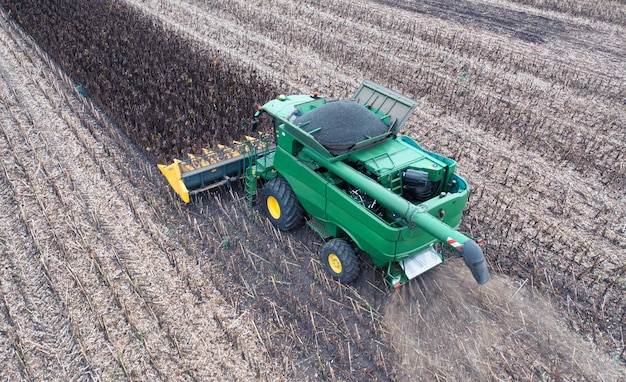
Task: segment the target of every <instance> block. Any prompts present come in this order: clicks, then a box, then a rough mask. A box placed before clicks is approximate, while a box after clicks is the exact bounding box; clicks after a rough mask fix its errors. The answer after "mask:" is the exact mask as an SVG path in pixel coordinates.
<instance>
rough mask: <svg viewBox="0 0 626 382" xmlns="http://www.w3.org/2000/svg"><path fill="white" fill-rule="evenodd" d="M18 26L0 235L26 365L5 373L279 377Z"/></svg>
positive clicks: (9, 44) (6, 91)
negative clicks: (170, 239) (264, 363)
mask: <svg viewBox="0 0 626 382" xmlns="http://www.w3.org/2000/svg"><path fill="white" fill-rule="evenodd" d="M11 32H13V34H11V33H9V34H3V35H2V36H1V37H2V40H3V47H4V48H3V50H2V52H1V53H2V57H3V65H5V66H11V70H3V71H2V73H1V77H0V79H1V80H2V83H3V84H4V85H5V86H4V87H3V90H2V94H1V97H0V105H1V106H2V130H1V132H2V140H1V141H2V142H1V147H2V152H3V161H2V169H3V173H2V174H1V176H2V182H3V183H5V184H6V185H7V187H6V188H5V189H4V190H5V197H4V198H3V205H5V204H6V206H7V208H6V209H3V210H4V211H6V212H7V214H8V215H7V219H3V227H2V228H3V230H2V232H3V235H2V245H3V247H5V248H6V249H7V251H8V253H9V254H10V256H5V257H3V259H2V261H3V262H4V264H3V265H4V267H3V269H2V271H3V273H5V276H6V277H3V283H2V294H3V297H4V309H3V310H2V313H3V314H4V316H5V317H6V321H3V325H8V326H7V327H6V328H3V333H7V334H6V341H5V342H7V343H9V344H11V346H10V347H9V348H8V349H12V350H13V351H14V354H16V356H14V357H11V356H9V355H7V360H11V359H13V360H14V361H15V363H16V364H18V366H19V367H16V368H15V369H8V370H9V371H13V372H15V371H16V370H17V372H19V373H22V375H24V376H26V377H28V378H33V379H41V378H43V379H45V378H46V375H47V374H46V373H50V374H49V375H54V376H56V377H58V378H62V379H72V378H86V379H100V378H103V376H104V377H106V378H110V377H113V376H117V377H124V378H129V379H142V380H160V379H161V380H162V379H169V378H174V377H177V376H178V377H179V378H184V379H192V380H196V379H197V380H207V379H210V378H215V376H216V375H221V376H223V377H230V378H233V379H239V378H243V379H246V378H249V377H250V376H252V375H257V376H260V375H266V376H267V375H269V374H271V372H268V371H267V370H262V366H261V364H260V363H259V362H260V359H262V353H261V354H256V353H257V350H255V347H254V341H252V342H250V341H249V339H246V340H245V341H244V340H243V338H242V337H241V334H242V333H243V332H242V331H241V330H240V328H239V327H238V326H239V325H237V322H235V323H234V324H231V325H229V326H227V325H226V324H225V323H222V321H225V322H228V321H229V320H230V319H231V318H232V316H231V315H232V313H229V311H228V309H226V308H225V307H223V306H219V305H218V306H217V309H211V308H210V307H211V306H213V305H214V304H216V303H219V298H218V297H217V296H215V295H214V289H213V288H210V287H208V286H207V285H206V283H205V282H204V280H202V279H201V276H200V275H199V274H196V275H185V273H186V272H189V271H190V269H189V267H190V266H192V265H190V264H188V263H187V261H186V260H185V258H184V257H185V256H186V252H185V251H184V250H181V249H176V248H174V247H172V246H171V245H170V244H168V243H167V240H166V239H164V236H163V235H162V232H159V230H160V229H161V228H160V227H158V226H157V224H156V223H155V220H156V219H155V217H154V216H152V212H151V211H150V207H149V205H146V202H145V201H141V200H137V199H135V198H134V196H135V195H137V192H136V191H134V190H133V188H132V186H131V187H129V185H128V184H125V183H126V182H127V181H126V180H125V179H126V177H131V178H132V176H133V175H132V174H131V173H130V171H121V169H122V168H124V166H128V165H129V162H125V161H124V159H123V158H119V157H117V156H118V155H119V152H116V148H115V147H112V146H110V144H111V143H110V142H107V139H106V138H104V139H100V138H98V132H97V131H94V130H90V129H89V128H88V127H86V126H85V125H90V124H93V123H94V122H93V120H91V121H89V122H86V121H85V120H84V118H87V119H90V116H89V114H87V115H85V110H84V106H85V105H84V104H82V106H81V107H82V108H83V110H82V111H81V110H80V109H78V108H76V107H75V106H74V105H75V104H77V105H81V104H80V103H77V102H78V101H77V99H76V98H74V97H75V96H74V97H73V96H68V93H67V92H66V91H63V90H62V88H63V87H64V86H65V85H64V84H62V83H61V82H59V80H58V79H56V78H54V75H52V76H51V75H50V73H49V72H47V71H48V70H49V69H48V68H46V67H45V64H44V63H42V62H41V61H40V57H39V56H38V55H37V54H36V53H35V54H34V55H33V56H28V53H24V52H37V50H36V49H31V50H27V49H24V46H23V45H20V42H19V41H20V39H21V38H22V37H21V36H20V35H19V32H18V31H17V30H16V29H11ZM22 41H24V40H22ZM68 106H69V108H68ZM100 128H102V127H101V126H100ZM120 172H121V174H120ZM135 172H137V173H138V172H140V171H137V170H136V171H135ZM131 195H133V196H131ZM11 212H13V213H11ZM29 248H32V250H30V251H29V250H28V249H29ZM192 267H193V266H192ZM157 274H158V276H157ZM157 280H159V281H157ZM195 283H200V285H197V284H195ZM40 317H41V318H40ZM240 318H241V317H240ZM240 321H241V320H240ZM244 321H245V320H244ZM23 323H25V325H24V324H23ZM41 330H46V332H45V333H42V332H40V331H41ZM229 354H230V355H229ZM234 354H239V355H238V356H235V355H234ZM237 358H239V359H240V361H236V359H237ZM210 359H213V360H212V361H211V362H206V361H207V360H210ZM199 360H202V362H199ZM40 362H45V363H43V364H41V363H40ZM242 363H243V365H240V364H242ZM242 366H243V367H242Z"/></svg>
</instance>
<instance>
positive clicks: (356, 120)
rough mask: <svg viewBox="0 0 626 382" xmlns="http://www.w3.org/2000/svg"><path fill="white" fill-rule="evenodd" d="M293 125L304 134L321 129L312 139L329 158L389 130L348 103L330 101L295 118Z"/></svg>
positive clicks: (355, 105) (358, 106) (374, 115)
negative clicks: (324, 150) (320, 145)
mask: <svg viewBox="0 0 626 382" xmlns="http://www.w3.org/2000/svg"><path fill="white" fill-rule="evenodd" d="M307 122H308V123H307ZM294 123H295V124H296V125H302V126H301V127H302V129H303V130H305V131H307V132H311V131H313V130H316V129H318V128H321V130H319V131H316V132H314V133H313V134H312V135H313V137H314V138H315V139H316V140H317V141H318V142H319V143H321V144H322V146H324V147H326V149H327V150H328V151H329V152H330V153H331V154H333V155H341V154H344V153H345V152H347V151H348V150H350V148H351V147H352V146H354V144H355V143H358V142H360V141H363V140H365V139H367V138H370V137H374V136H377V135H381V134H384V133H386V132H387V131H388V130H389V126H387V125H386V124H385V123H384V122H383V121H381V120H380V119H379V118H378V117H377V116H376V114H374V113H372V112H371V111H369V110H367V109H366V108H365V107H363V106H362V105H359V104H358V103H356V102H354V101H351V100H338V101H330V102H328V103H326V104H325V105H323V106H320V107H318V108H317V109H315V110H312V111H310V112H308V113H306V114H304V115H301V116H299V117H297V118H296V119H295V120H294ZM305 123H306V124H305ZM303 124H305V125H303Z"/></svg>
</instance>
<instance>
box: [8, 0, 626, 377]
mask: <svg viewBox="0 0 626 382" xmlns="http://www.w3.org/2000/svg"><path fill="white" fill-rule="evenodd" d="M127 2H128V3H130V4H133V5H135V6H137V7H138V8H140V9H142V10H144V11H145V12H146V13H147V14H149V15H151V16H153V17H156V18H159V19H160V20H162V21H163V22H164V23H165V24H166V25H168V26H169V27H171V28H174V29H176V30H179V31H180V32H181V33H184V34H186V35H188V36H189V38H193V39H196V40H197V41H199V42H200V43H201V44H206V45H207V46H209V47H211V48H214V49H219V50H220V52H222V54H223V55H224V57H225V58H226V59H233V60H240V61H243V62H247V63H253V64H254V65H255V66H256V67H257V68H258V69H259V72H260V73H262V74H263V75H264V76H266V77H267V78H269V79H271V80H272V81H273V82H275V83H276V84H277V85H279V86H281V88H283V89H284V91H285V92H292V91H302V92H311V91H313V90H319V91H321V92H323V93H325V94H327V95H330V96H333V97H345V96H349V94H350V93H351V92H352V91H354V89H355V88H356V86H357V85H358V84H359V83H360V81H361V80H362V79H364V78H371V79H374V80H377V81H379V82H383V83H385V84H387V85H389V86H391V87H393V88H395V89H398V90H400V91H402V92H405V93H407V94H409V95H410V96H413V97H415V98H417V99H419V100H420V101H421V106H420V109H419V111H418V112H417V113H416V115H415V116H414V118H413V119H412V120H411V123H410V127H409V128H408V130H407V131H406V132H405V133H406V134H409V135H411V136H413V137H414V138H416V139H417V140H418V142H420V143H421V144H423V145H424V146H425V147H427V148H429V149H433V150H435V151H438V152H441V153H443V154H445V155H449V156H452V157H453V158H455V159H456V160H457V161H458V162H459V170H460V172H461V173H462V174H463V175H465V176H466V177H467V178H468V180H469V182H470V185H471V186H473V189H474V191H473V196H472V200H471V203H470V206H469V208H468V214H467V217H466V219H465V229H467V230H468V231H471V232H472V233H475V234H482V235H484V236H485V237H486V239H487V243H486V245H485V251H486V255H487V257H488V261H489V263H490V266H491V268H492V270H493V271H494V273H495V274H494V277H493V279H492V281H491V282H490V283H489V284H487V285H486V286H485V287H477V286H476V285H474V284H473V282H472V281H471V278H470V277H468V272H467V270H466V269H464V268H463V267H462V266H461V265H460V264H459V263H458V262H454V261H453V262H449V263H446V264H444V265H442V266H440V267H438V268H437V269H435V270H434V271H432V272H429V273H428V274H426V275H424V276H423V277H420V278H419V279H417V280H415V281H414V282H412V283H411V284H410V285H408V286H407V287H405V288H402V289H401V290H400V291H399V292H396V293H393V294H391V293H388V292H386V291H385V290H384V287H383V285H382V282H381V275H380V271H378V270H376V269H373V268H371V267H370V266H368V265H367V264H365V265H364V272H363V275H362V276H361V278H360V279H359V280H358V282H357V283H356V284H354V285H352V286H340V285H337V284H335V283H333V282H330V281H329V280H328V279H327V278H326V276H325V274H324V273H323V270H322V269H321V267H320V265H319V263H318V262H317V261H316V260H315V256H313V260H311V253H314V252H315V250H316V248H317V247H318V246H319V243H318V241H317V239H315V238H314V237H312V235H310V234H309V233H308V232H307V231H306V230H305V229H302V230H299V231H296V232H295V233H292V234H281V233H278V232H275V231H274V230H273V229H272V228H271V227H270V226H268V224H267V223H266V222H265V221H264V220H263V219H260V218H258V217H257V216H256V215H254V214H253V215H247V212H246V210H245V208H244V207H243V204H242V201H241V196H242V193H241V190H238V189H237V188H235V189H234V190H233V191H232V192H228V190H225V191H224V192H221V193H218V194H215V195H210V196H207V197H204V198H199V199H198V200H196V202H195V204H194V205H193V206H182V205H179V204H178V202H177V201H175V199H174V198H173V197H172V195H171V193H170V192H169V191H168V190H167V187H166V185H165V184H164V182H163V180H162V179H161V178H160V177H159V175H158V174H157V172H156V171H155V168H154V164H153V163H150V162H149V161H148V160H146V158H144V157H143V155H142V152H141V148H136V147H135V146H133V145H132V144H131V143H129V142H128V141H127V140H126V139H125V138H124V137H123V136H122V135H121V134H120V133H119V130H118V128H117V127H116V126H113V125H111V124H110V123H108V122H107V119H106V116H104V115H103V114H102V113H101V112H100V111H99V109H98V108H97V107H96V106H95V105H93V104H92V103H91V102H90V101H89V100H88V99H85V98H83V97H81V96H79V95H78V93H76V92H75V91H74V90H73V86H74V85H72V84H71V83H70V82H69V80H68V79H67V78H66V77H65V75H64V74H63V73H62V72H61V71H60V70H58V69H57V67H56V65H55V64H53V63H51V62H50V61H49V60H48V58H47V57H46V55H45V54H44V53H42V52H41V51H40V50H39V49H38V48H37V46H36V45H34V44H33V43H32V41H30V40H28V38H27V37H25V36H24V35H23V33H22V32H21V31H19V30H18V29H16V27H15V25H14V24H13V23H12V22H11V21H9V20H7V16H6V14H5V13H3V14H2V15H1V16H0V25H1V26H2V28H1V30H0V38H1V39H2V44H0V57H2V60H1V61H0V74H1V77H0V80H1V81H2V86H1V87H0V89H1V91H0V118H1V120H0V126H1V127H2V130H1V131H0V132H1V134H0V148H1V149H2V162H0V164H1V169H2V171H0V182H2V187H0V190H2V191H1V193H0V211H2V214H3V215H2V216H3V217H2V220H1V221H0V227H1V228H0V248H2V254H3V256H2V258H1V261H2V263H3V264H2V267H1V270H0V271H1V272H2V276H1V277H0V290H1V291H2V297H3V301H2V304H0V314H1V317H0V341H1V343H2V345H1V346H0V351H2V353H0V362H1V363H2V365H3V367H2V370H1V371H0V373H2V379H56V380H68V379H98V380H99V379H105V380H110V379H137V380H140V379H141V380H155V379H169V378H172V379H196V380H322V379H328V380H335V379H343V380H371V379H377V380H413V379H423V380H450V381H454V380H606V381H609V380H620V378H621V379H622V380H623V379H624V378H626V370H625V367H624V363H623V362H624V358H625V354H624V349H626V339H625V337H624V332H625V331H626V330H625V329H626V327H625V326H624V321H626V317H625V311H624V305H625V302H626V301H625V298H624V291H625V288H626V281H625V278H626V261H625V258H624V255H623V254H624V250H623V248H624V246H625V245H626V201H625V199H624V189H625V187H626V166H624V162H625V160H626V157H625V155H624V143H623V142H625V141H626V136H625V135H626V131H625V130H624V126H626V107H625V105H624V99H626V88H625V85H624V84H625V76H624V57H626V54H625V53H626V52H625V49H626V48H624V47H625V46H626V44H624V42H625V41H626V39H625V38H624V33H625V29H624V28H625V26H624V24H623V20H624V18H621V19H620V18H617V19H614V18H612V17H608V16H603V15H604V12H613V13H615V12H618V13H619V12H622V13H624V6H623V4H621V5H620V3H615V2H605V3H601V5H600V6H598V10H597V11H589V12H586V13H582V14H576V13H575V12H573V11H571V9H578V8H580V7H578V6H577V4H578V5H581V6H583V7H584V6H585V5H586V4H587V3H586V2H576V1H569V2H567V4H568V5H571V7H569V8H567V7H565V9H558V8H557V9H555V10H553V9H552V8H550V4H552V2H549V1H546V2H541V3H540V4H537V5H536V6H537V8H530V7H528V6H524V5H520V4H518V3H515V2H504V1H489V2H487V1H485V2H471V3H469V2H468V3H465V2H415V3H413V2H398V4H399V6H401V8H394V7H393V5H392V2H390V1H387V2H381V3H377V2H366V1H358V2H339V1H329V2H324V6H323V7H320V5H319V2H313V1H302V2H298V3H294V2H287V1H278V0H269V1H263V2H244V1H240V0H231V1H223V2H219V5H216V4H207V3H205V2H201V1H166V0H145V1H134V0H128V1H127ZM607 20H608V21H607ZM616 20H617V21H616ZM619 20H622V22H621V23H620V22H619Z"/></svg>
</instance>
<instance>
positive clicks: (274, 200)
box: [261, 178, 304, 231]
mask: <svg viewBox="0 0 626 382" xmlns="http://www.w3.org/2000/svg"><path fill="white" fill-rule="evenodd" d="M261 209H262V210H263V213H264V214H265V216H267V218H268V219H269V220H270V222H272V224H273V225H274V227H276V228H278V229H279V230H281V231H289V230H290V229H293V228H295V227H296V226H298V225H299V224H300V223H302V220H303V218H304V211H303V209H302V206H301V205H300V202H299V201H298V198H296V195H295V194H294V192H293V190H292V189H291V186H289V183H287V181H286V180H285V179H283V178H275V179H272V180H270V181H269V182H267V183H266V184H265V186H263V191H262V192H261Z"/></svg>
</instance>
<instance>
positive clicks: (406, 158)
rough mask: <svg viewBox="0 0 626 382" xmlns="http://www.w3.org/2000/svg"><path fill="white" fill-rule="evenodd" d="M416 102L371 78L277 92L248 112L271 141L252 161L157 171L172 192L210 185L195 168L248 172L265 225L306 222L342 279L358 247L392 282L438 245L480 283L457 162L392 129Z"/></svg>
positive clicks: (404, 278)
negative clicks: (337, 95)
mask: <svg viewBox="0 0 626 382" xmlns="http://www.w3.org/2000/svg"><path fill="white" fill-rule="evenodd" d="M416 106H417V102H416V101H414V100H412V99H410V98H408V97H405V96H403V95H402V94H399V93H397V92H395V91H393V90H390V89H388V88H386V87H384V86H382V85H379V84H376V83H374V82H371V81H365V82H364V83H363V84H362V85H361V86H360V88H359V89H358V90H357V92H356V93H355V95H354V96H353V97H352V99H349V100H327V99H326V98H324V97H319V96H317V94H313V95H290V96H280V97H278V98H277V99H274V100H271V101H269V102H268V103H266V104H265V105H263V106H262V108H260V110H259V111H258V112H257V113H256V114H255V120H254V121H255V122H256V118H257V117H258V116H259V115H260V114H262V113H267V114H268V115H270V116H271V118H272V120H273V126H274V128H275V138H276V145H275V146H273V147H271V149H266V150H263V153H260V154H256V153H255V155H254V156H253V157H252V158H251V159H246V158H250V156H249V155H248V156H246V155H242V156H241V157H240V159H239V160H238V165H236V166H234V168H226V167H227V166H228V165H229V164H231V163H229V162H227V161H223V162H219V161H218V162H215V163H214V164H210V165H208V166H201V167H200V168H199V169H198V168H194V169H192V168H191V167H190V171H188V172H184V171H183V169H182V167H181V165H182V162H175V163H173V164H172V165H170V166H173V167H170V166H163V167H161V171H163V172H164V174H166V173H167V172H168V171H169V172H170V173H171V174H173V175H171V176H170V177H168V175H167V174H166V177H168V180H169V181H170V184H172V186H173V187H174V185H178V187H179V190H180V189H182V190H183V192H182V193H181V192H179V190H177V188H176V187H174V189H175V190H176V191H177V193H178V194H179V195H181V197H183V195H186V194H185V191H184V189H183V187H182V186H184V187H185V188H187V189H188V187H189V186H193V187H196V186H197V187H196V188H194V189H195V190H202V189H206V188H207V187H210V185H208V184H205V180H206V179H210V178H211V176H212V175H211V174H208V176H207V174H203V175H201V176H200V174H202V173H203V172H207V171H208V169H211V170H210V171H212V172H214V173H217V174H222V173H229V172H232V173H233V174H235V175H236V174H242V173H244V172H246V173H247V174H250V175H251V176H252V179H254V185H253V186H251V187H246V189H247V190H249V191H250V190H252V191H256V181H257V180H259V181H260V182H261V183H262V185H263V188H262V191H261V193H260V195H259V198H258V200H259V202H260V208H261V210H262V211H263V213H264V214H265V215H266V216H267V217H268V219H269V220H270V221H271V222H272V224H274V225H275V226H276V227H277V228H279V229H281V230H289V229H291V228H293V227H295V226H297V225H299V224H301V223H302V221H303V220H306V222H307V224H308V225H309V226H310V227H311V228H313V229H314V230H315V231H316V232H317V233H318V234H319V235H320V236H321V237H322V238H323V239H324V240H325V241H326V243H325V244H324V246H323V247H322V250H321V260H322V262H323V264H324V265H325V267H326V269H327V271H328V272H329V273H330V275H332V276H333V277H334V278H335V279H337V280H339V281H341V282H350V281H352V280H354V279H355V278H356V277H357V276H358V274H359V262H358V255H357V254H358V253H359V252H363V253H366V254H368V255H369V256H370V257H371V259H372V262H373V263H374V265H375V266H377V267H380V268H383V269H385V270H386V271H387V274H386V278H385V280H386V282H387V284H388V285H389V286H390V287H391V288H394V289H395V288H397V287H399V286H400V285H402V284H404V283H406V282H408V281H409V280H410V279H412V278H414V277H416V276H418V275H419V274H422V273H424V272H426V271H427V270H429V269H431V268H433V267H435V266H437V265H438V264H440V263H442V262H443V260H444V257H443V255H442V254H441V251H440V249H441V246H442V245H443V246H448V247H450V248H452V249H453V250H454V251H456V252H457V253H459V254H460V256H461V257H463V259H464V261H465V264H466V265H467V267H468V268H469V270H470V271H471V273H472V275H473V276H474V278H475V280H476V281H477V282H478V283H479V284H481V285H482V284H485V283H486V282H487V281H488V280H489V272H488V271H487V267H486V262H485V258H484V255H483V253H482V250H481V249H480V247H479V246H478V244H477V243H476V242H475V241H474V240H473V239H472V238H470V237H468V236H466V235H464V234H462V233H460V232H459V231H457V230H456V228H457V227H458V225H459V224H460V222H461V217H462V213H463V209H464V208H465V205H466V203H467V199H468V196H469V187H468V185H467V182H466V181H465V180H464V179H463V178H462V177H461V176H459V175H458V174H456V172H455V170H456V162H455V161H453V160H452V159H449V158H446V157H444V156H441V155H438V154H435V153H433V152H429V151H427V150H425V149H423V148H422V147H420V146H419V145H418V144H417V143H416V142H415V141H414V140H412V139H411V138H410V137H408V136H403V135H401V134H399V130H400V128H401V126H402V125H403V124H404V123H405V122H406V120H407V119H408V118H409V116H410V115H411V114H412V112H413V110H414V109H415V107H416ZM265 147H266V148H267V147H268V146H267V145H265ZM194 159H195V158H194ZM177 166H178V167H177ZM211 166H215V167H214V168H213V167H211ZM203 169H204V170H203ZM178 171H180V175H179V173H178ZM216 176H217V175H216ZM227 176H228V177H229V178H231V177H233V175H227ZM181 179H182V183H183V184H182V186H181ZM246 179H247V180H248V179H250V177H246ZM214 184H215V182H214ZM188 193H190V192H188ZM183 200H185V198H184V197H183ZM185 201H188V196H187V200H185Z"/></svg>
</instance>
